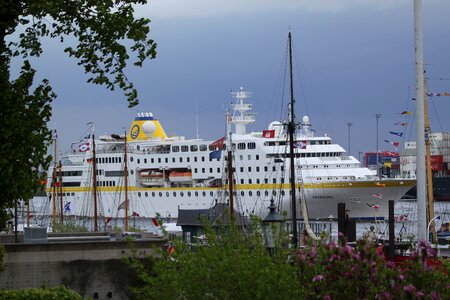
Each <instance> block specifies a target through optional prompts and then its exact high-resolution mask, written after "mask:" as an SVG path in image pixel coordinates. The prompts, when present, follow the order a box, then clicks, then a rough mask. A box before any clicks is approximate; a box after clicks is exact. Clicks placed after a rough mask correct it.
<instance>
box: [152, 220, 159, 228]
mask: <svg viewBox="0 0 450 300" xmlns="http://www.w3.org/2000/svg"><path fill="white" fill-rule="evenodd" d="M152 224H153V226H155V227H159V222H158V219H156V218H152Z"/></svg>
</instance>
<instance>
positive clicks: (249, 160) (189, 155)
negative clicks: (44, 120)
mask: <svg viewBox="0 0 450 300" xmlns="http://www.w3.org/2000/svg"><path fill="white" fill-rule="evenodd" d="M232 96H233V97H234V98H235V102H234V104H233V105H232V108H233V111H234V112H233V113H232V114H230V116H229V118H227V123H228V126H227V127H228V128H230V129H229V131H230V132H229V136H230V137H231V139H226V138H222V139H219V140H217V141H207V140H202V139H186V138H184V137H181V136H175V137H169V136H167V134H166V133H165V131H164V128H163V126H162V124H161V123H160V121H159V120H158V119H157V118H156V117H155V116H154V115H153V114H152V113H149V112H145V113H138V115H137V117H136V118H135V120H134V121H133V122H132V124H131V126H130V129H129V130H128V133H127V134H123V135H114V134H112V135H104V136H100V137H99V138H98V139H92V135H91V137H90V138H87V139H86V140H84V141H82V142H80V143H78V144H76V145H75V147H72V148H73V149H71V151H70V152H69V153H68V154H67V155H66V156H65V157H64V158H63V159H62V160H61V165H60V166H59V165H56V164H55V166H52V167H51V168H50V170H49V171H48V180H47V185H46V198H45V200H44V201H47V203H53V201H52V200H56V201H54V206H53V207H54V209H55V210H56V211H57V212H58V213H59V212H60V211H61V212H62V213H63V214H67V215H70V216H75V217H77V216H80V217H82V216H83V217H86V216H92V215H93V213H94V208H93V207H94V204H93V203H94V200H93V199H94V197H93V191H94V186H95V190H96V195H97V197H96V199H97V200H96V201H97V207H98V209H97V214H98V216H100V217H104V218H124V212H125V210H124V209H123V207H124V199H125V192H124V191H125V189H126V190H127V191H128V192H127V195H128V199H129V201H128V203H129V208H128V214H129V215H130V216H140V217H149V218H151V217H155V216H157V215H158V216H160V217H162V218H163V219H164V218H167V219H176V218H177V215H178V211H179V210H181V209H205V208H210V207H212V206H214V204H215V203H218V202H220V203H227V201H229V197H228V196H229V189H228V177H227V171H228V170H227V151H228V150H227V145H231V147H230V146H228V148H229V149H232V157H233V160H232V161H233V172H232V174H233V182H234V191H233V195H234V197H233V198H234V207H235V209H236V210H238V211H239V212H240V213H242V214H243V215H246V216H249V215H251V214H255V215H258V216H260V217H262V218H264V217H265V216H266V215H267V213H268V206H269V204H270V200H271V199H273V200H274V201H275V203H276V204H277V206H278V208H279V211H280V213H284V214H285V215H286V217H287V219H289V218H290V216H291V212H290V208H291V205H290V203H291V197H290V185H289V174H290V173H289V172H290V167H289V166H290V159H291V157H292V156H294V159H295V164H294V165H295V169H296V170H295V174H296V190H297V191H299V192H297V193H296V195H297V198H298V199H296V201H306V202H305V203H306V207H307V212H308V216H309V218H310V219H312V220H316V219H317V220H318V219H327V220H329V219H333V218H335V217H336V216H337V204H338V203H339V202H343V203H345V205H346V210H347V214H348V216H349V217H350V218H356V219H373V218H385V217H386V216H387V214H388V200H396V201H397V200H399V199H400V198H401V197H402V196H403V195H404V194H405V193H406V192H407V191H408V190H409V189H410V188H412V187H413V186H414V185H415V180H413V179H404V178H383V177H378V176H377V174H376V172H375V171H373V170H369V169H368V168H365V167H361V165H360V162H359V161H358V160H357V159H355V158H354V157H353V156H349V155H348V154H347V153H346V151H345V150H344V149H343V148H342V147H341V146H339V145H337V144H335V143H333V141H332V139H331V138H330V137H329V136H327V135H325V136H320V137H319V136H315V135H314V130H313V129H312V125H311V123H310V119H309V117H308V116H304V117H303V118H302V120H301V123H300V124H299V125H298V128H297V130H296V135H295V151H294V155H291V154H290V153H289V147H288V144H289V143H288V134H287V128H286V127H287V126H285V125H286V124H285V123H284V122H281V121H274V122H272V123H270V124H268V126H267V128H265V129H264V130H262V131H259V132H247V127H248V125H250V124H251V123H253V122H255V114H253V113H252V112H251V110H252V104H250V103H247V101H246V100H247V98H249V97H250V96H251V93H250V92H247V91H245V90H244V89H243V88H240V89H239V90H238V91H236V92H233V93H232ZM224 119H225V118H224ZM224 123H225V122H224ZM217 126H222V124H220V122H218V124H217ZM227 135H228V134H227ZM224 141H225V142H224ZM94 146H95V148H94ZM124 149H126V153H125V151H124ZM94 150H95V156H94ZM94 157H95V160H94V159H93V158H94ZM125 158H126V164H125V161H124V159H125ZM125 166H126V168H125ZM54 167H56V169H55V171H56V172H55V173H54V172H53V168H54ZM94 169H95V170H96V171H95V176H93V175H94V174H93V172H94V171H93V170H94ZM124 170H127V172H125V171H124ZM52 174H55V175H52ZM125 175H126V176H125ZM94 178H95V179H94ZM94 180H95V184H94V183H93V181H94ZM53 198H57V199H53ZM47 207H49V206H47ZM50 207H51V205H50ZM62 207H64V209H62ZM297 208H298V212H297V216H302V214H301V212H300V205H297ZM300 218H301V217H300Z"/></svg>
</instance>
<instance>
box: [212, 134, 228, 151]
mask: <svg viewBox="0 0 450 300" xmlns="http://www.w3.org/2000/svg"><path fill="white" fill-rule="evenodd" d="M224 142H225V137H223V138H221V139H218V140H217V141H215V142H212V143H211V144H209V149H210V150H212V149H215V148H217V149H219V150H221V149H223V143H224Z"/></svg>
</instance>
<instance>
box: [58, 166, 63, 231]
mask: <svg viewBox="0 0 450 300" xmlns="http://www.w3.org/2000/svg"><path fill="white" fill-rule="evenodd" d="M58 172H59V176H58V177H59V183H58V187H59V212H60V214H61V215H60V217H59V219H60V222H61V225H62V224H64V208H63V193H62V163H61V160H60V161H59V166H58Z"/></svg>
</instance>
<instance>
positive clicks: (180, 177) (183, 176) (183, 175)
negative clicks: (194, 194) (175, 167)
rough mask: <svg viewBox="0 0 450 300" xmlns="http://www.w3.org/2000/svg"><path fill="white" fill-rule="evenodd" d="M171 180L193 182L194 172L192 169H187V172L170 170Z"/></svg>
mask: <svg viewBox="0 0 450 300" xmlns="http://www.w3.org/2000/svg"><path fill="white" fill-rule="evenodd" d="M169 180H170V181H171V182H175V183H185V182H191V181H192V172H191V171H186V172H179V171H172V172H170V175H169Z"/></svg>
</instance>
